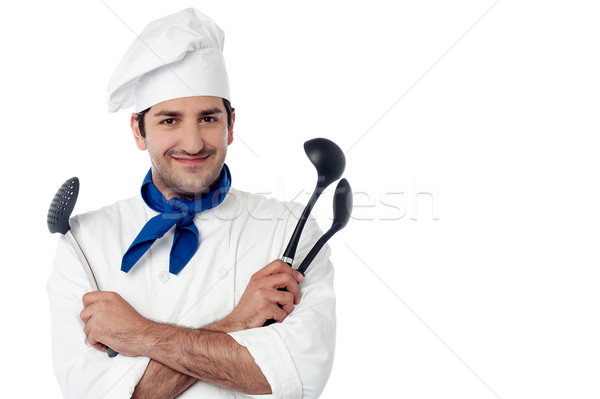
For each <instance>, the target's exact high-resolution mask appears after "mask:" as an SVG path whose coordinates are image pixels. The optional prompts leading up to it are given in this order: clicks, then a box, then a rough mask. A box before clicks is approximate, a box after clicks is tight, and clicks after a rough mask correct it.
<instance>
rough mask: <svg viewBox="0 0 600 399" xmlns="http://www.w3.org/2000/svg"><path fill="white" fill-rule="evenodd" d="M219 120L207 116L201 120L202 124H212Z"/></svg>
mask: <svg viewBox="0 0 600 399" xmlns="http://www.w3.org/2000/svg"><path fill="white" fill-rule="evenodd" d="M216 121H217V118H215V117H214V116H205V117H203V118H202V119H201V120H200V123H211V122H216Z"/></svg>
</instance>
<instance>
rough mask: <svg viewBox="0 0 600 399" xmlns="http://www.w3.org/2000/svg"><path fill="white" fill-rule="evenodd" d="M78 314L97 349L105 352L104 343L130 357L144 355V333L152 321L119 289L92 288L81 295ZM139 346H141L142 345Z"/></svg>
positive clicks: (89, 338) (91, 343)
mask: <svg viewBox="0 0 600 399" xmlns="http://www.w3.org/2000/svg"><path fill="white" fill-rule="evenodd" d="M82 300H83V310H82V311H81V313H80V314H79V317H80V318H81V320H83V322H84V323H85V327H84V329H83V332H85V335H87V337H88V342H89V343H90V345H93V346H94V347H95V348H97V349H99V350H101V351H106V349H104V346H103V344H104V345H107V346H109V347H110V348H111V349H113V350H115V351H117V352H119V353H122V354H124V355H129V356H137V355H140V354H142V352H143V350H144V348H142V347H141V345H136V343H137V344H140V343H141V342H142V340H141V339H140V338H141V335H142V334H143V332H144V331H145V330H146V329H147V328H148V327H149V325H150V324H151V323H152V322H151V321H150V320H148V319H146V318H144V317H142V316H141V315H140V314H139V313H138V312H136V310H135V309H134V308H133V307H132V306H131V305H130V304H129V303H128V302H127V301H125V300H124V299H123V298H122V297H121V296H120V295H119V294H117V293H116V292H109V291H93V292H88V293H87V294H85V295H84V296H83V298H82ZM137 346H140V347H139V348H138V347H137Z"/></svg>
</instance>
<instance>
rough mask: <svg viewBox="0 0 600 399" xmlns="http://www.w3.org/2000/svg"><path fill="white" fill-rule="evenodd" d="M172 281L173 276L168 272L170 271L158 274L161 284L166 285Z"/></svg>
mask: <svg viewBox="0 0 600 399" xmlns="http://www.w3.org/2000/svg"><path fill="white" fill-rule="evenodd" d="M170 279H171V276H170V275H169V272H168V271H165V270H163V271H162V272H160V273H159V274H158V280H159V281H160V282H161V283H166V282H168V281H169V280H170Z"/></svg>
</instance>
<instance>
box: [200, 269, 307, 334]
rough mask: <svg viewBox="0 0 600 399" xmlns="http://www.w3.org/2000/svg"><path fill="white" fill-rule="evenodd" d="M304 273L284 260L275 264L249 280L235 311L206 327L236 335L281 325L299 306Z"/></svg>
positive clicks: (258, 272)
mask: <svg viewBox="0 0 600 399" xmlns="http://www.w3.org/2000/svg"><path fill="white" fill-rule="evenodd" d="M303 279H304V276H303V275H302V273H300V272H298V271H296V270H294V269H292V268H291V267H290V266H289V265H288V264H286V263H284V262H283V261H281V260H279V259H278V260H274V261H273V262H271V263H269V264H268V265H267V266H265V267H263V268H262V269H260V270H259V271H257V272H256V273H254V274H253V275H252V277H251V278H250V282H249V283H248V286H247V287H246V290H245V291H244V293H243V294H242V297H241V298H240V301H239V303H238V304H237V306H236V307H235V308H234V309H233V311H232V312H231V313H230V314H229V315H227V316H226V317H225V318H224V319H222V320H220V321H218V322H216V323H213V324H211V325H210V326H207V327H208V329H210V330H217V331H221V332H234V331H241V330H247V329H250V328H255V327H261V326H262V325H263V324H264V323H265V321H266V320H269V319H274V320H275V322H278V323H280V322H282V321H283V320H284V319H285V318H286V317H287V316H288V315H289V314H290V313H291V312H292V310H293V308H294V305H295V304H298V303H299V302H300V287H299V286H298V283H300V282H301V281H302V280H303Z"/></svg>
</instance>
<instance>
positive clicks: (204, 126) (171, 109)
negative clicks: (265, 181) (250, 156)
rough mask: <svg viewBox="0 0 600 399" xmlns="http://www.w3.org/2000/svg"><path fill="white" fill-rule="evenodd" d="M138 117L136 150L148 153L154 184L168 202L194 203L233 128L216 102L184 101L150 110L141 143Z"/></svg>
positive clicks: (215, 173)
mask: <svg viewBox="0 0 600 399" xmlns="http://www.w3.org/2000/svg"><path fill="white" fill-rule="evenodd" d="M136 117H137V115H135V114H134V115H133V116H132V118H131V128H132V130H133V134H134V137H135V140H136V144H137V146H138V148H139V149H141V150H148V153H149V154H150V160H151V162H152V181H153V182H154V184H155V185H156V187H157V188H158V189H159V190H160V191H161V192H162V193H163V195H164V196H165V197H166V198H167V199H171V198H172V197H185V198H188V199H192V198H193V197H197V196H199V195H200V194H203V193H205V192H207V191H208V188H209V187H210V186H211V185H212V184H213V183H214V182H215V181H216V179H217V178H218V177H219V174H220V172H221V168H222V167H223V163H224V162H225V155H226V154H227V146H228V145H229V144H231V142H232V141H233V122H234V121H235V114H233V118H232V123H231V126H229V128H228V127H227V112H226V111H225V106H224V105H223V99H221V98H220V97H207V96H199V97H185V98H177V99H174V100H168V101H164V102H162V103H159V104H156V105H154V106H152V107H151V108H150V109H149V110H148V112H146V114H145V117H144V131H145V133H146V137H145V138H144V137H142V136H141V134H140V131H139V126H138V122H137V120H136Z"/></svg>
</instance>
